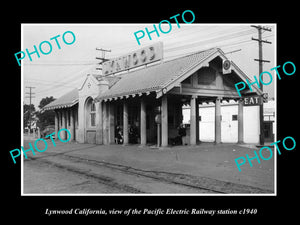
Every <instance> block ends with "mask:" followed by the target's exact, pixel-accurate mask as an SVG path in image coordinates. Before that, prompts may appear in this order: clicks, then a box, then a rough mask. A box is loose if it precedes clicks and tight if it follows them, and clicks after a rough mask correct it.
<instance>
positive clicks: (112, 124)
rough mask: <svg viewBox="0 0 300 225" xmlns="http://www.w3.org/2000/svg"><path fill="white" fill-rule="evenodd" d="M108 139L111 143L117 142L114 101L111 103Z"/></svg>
mask: <svg viewBox="0 0 300 225" xmlns="http://www.w3.org/2000/svg"><path fill="white" fill-rule="evenodd" d="M108 121H109V122H108V139H109V144H114V143H115V107H114V104H113V103H112V102H110V103H109V117H108Z"/></svg>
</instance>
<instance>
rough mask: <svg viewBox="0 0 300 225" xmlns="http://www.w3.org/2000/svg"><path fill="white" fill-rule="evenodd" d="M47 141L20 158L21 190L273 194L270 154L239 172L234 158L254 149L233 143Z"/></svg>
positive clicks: (49, 191) (47, 191) (26, 145)
mask: <svg viewBox="0 0 300 225" xmlns="http://www.w3.org/2000/svg"><path fill="white" fill-rule="evenodd" d="M30 142H33V141H30ZM48 142H49V145H48V146H49V147H48V149H47V150H46V151H45V152H42V153H40V152H36V155H35V156H33V155H32V153H31V152H30V153H28V156H29V157H30V159H25V160H24V162H25V163H24V165H25V166H24V193H25V194H26V193H162V194H163V193H196V194H197V193H231V194H232V193H273V192H274V160H273V158H272V159H271V160H268V161H263V160H261V163H260V164H258V163H257V161H255V160H253V161H252V163H253V167H250V166H249V164H245V165H243V166H242V171H241V172H239V171H238V169H237V167H236V165H235V162H234V159H235V158H237V157H240V156H245V154H249V156H251V155H253V151H254V149H250V148H247V147H242V146H238V145H234V144H220V145H214V144H212V143H202V144H200V145H199V146H196V147H183V146H177V147H172V148H165V149H157V148H150V147H139V146H121V145H110V146H103V145H91V144H77V143H71V144H70V143H60V142H58V141H57V142H56V145H57V146H56V147H53V145H52V144H51V141H50V140H48ZM24 147H25V149H26V147H28V141H25V143H24ZM41 149H43V147H42V146H41ZM30 154H31V155H30ZM55 174H58V175H55ZM48 176H49V177H48ZM48 183H49V185H48Z"/></svg>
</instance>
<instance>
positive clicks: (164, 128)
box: [161, 95, 168, 147]
mask: <svg viewBox="0 0 300 225" xmlns="http://www.w3.org/2000/svg"><path fill="white" fill-rule="evenodd" d="M161 146H162V147H167V146H168V98H167V95H164V96H163V97H162V99H161Z"/></svg>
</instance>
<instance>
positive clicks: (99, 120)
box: [96, 101, 103, 145]
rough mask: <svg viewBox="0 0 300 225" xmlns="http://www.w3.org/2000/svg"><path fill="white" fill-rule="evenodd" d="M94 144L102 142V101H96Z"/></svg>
mask: <svg viewBox="0 0 300 225" xmlns="http://www.w3.org/2000/svg"><path fill="white" fill-rule="evenodd" d="M96 113H97V114H96V144H99V145H101V144H103V110H102V101H100V102H98V103H96Z"/></svg>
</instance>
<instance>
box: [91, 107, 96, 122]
mask: <svg viewBox="0 0 300 225" xmlns="http://www.w3.org/2000/svg"><path fill="white" fill-rule="evenodd" d="M90 115H91V126H92V127H94V126H96V121H95V120H96V107H95V103H94V102H92V104H91V112H90Z"/></svg>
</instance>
